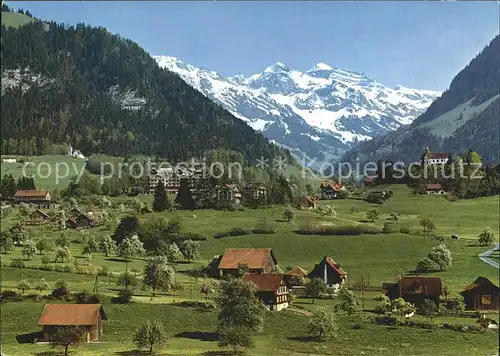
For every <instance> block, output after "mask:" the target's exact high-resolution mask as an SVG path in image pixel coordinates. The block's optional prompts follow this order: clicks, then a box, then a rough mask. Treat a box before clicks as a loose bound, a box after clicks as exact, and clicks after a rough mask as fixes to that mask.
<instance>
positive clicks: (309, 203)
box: [299, 195, 318, 209]
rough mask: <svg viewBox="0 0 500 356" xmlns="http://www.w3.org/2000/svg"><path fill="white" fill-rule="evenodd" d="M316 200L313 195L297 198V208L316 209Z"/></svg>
mask: <svg viewBox="0 0 500 356" xmlns="http://www.w3.org/2000/svg"><path fill="white" fill-rule="evenodd" d="M317 201H318V198H317V197H315V196H314V195H310V196H303V197H300V198H299V208H300V209H316V203H317Z"/></svg>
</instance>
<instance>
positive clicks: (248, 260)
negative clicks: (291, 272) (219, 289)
mask: <svg viewBox="0 0 500 356" xmlns="http://www.w3.org/2000/svg"><path fill="white" fill-rule="evenodd" d="M243 264H246V265H247V266H248V271H247V272H248V273H252V274H264V273H272V272H273V271H274V267H275V265H277V264H278V262H277V261H276V257H275V256H274V253H273V250H272V249H270V248H228V249H226V250H225V251H224V255H223V256H222V258H221V259H220V262H219V264H218V266H217V270H218V275H220V276H222V275H227V274H233V275H234V274H236V273H237V271H238V265H243Z"/></svg>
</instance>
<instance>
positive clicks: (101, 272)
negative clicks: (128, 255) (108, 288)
mask: <svg viewBox="0 0 500 356" xmlns="http://www.w3.org/2000/svg"><path fill="white" fill-rule="evenodd" d="M112 274H113V272H111V270H110V269H109V267H108V266H101V268H99V269H98V270H97V275H98V276H105V277H108V276H111V275H112Z"/></svg>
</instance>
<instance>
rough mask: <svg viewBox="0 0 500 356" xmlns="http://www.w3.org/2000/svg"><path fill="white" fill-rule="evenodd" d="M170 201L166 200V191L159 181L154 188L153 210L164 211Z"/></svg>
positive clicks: (167, 208)
mask: <svg viewBox="0 0 500 356" xmlns="http://www.w3.org/2000/svg"><path fill="white" fill-rule="evenodd" d="M170 208H171V207H170V201H169V200H168V196H167V191H166V190H165V186H164V185H163V183H162V182H159V183H158V185H157V186H156V188H155V195H154V199H153V210H154V211H165V210H169V209H170Z"/></svg>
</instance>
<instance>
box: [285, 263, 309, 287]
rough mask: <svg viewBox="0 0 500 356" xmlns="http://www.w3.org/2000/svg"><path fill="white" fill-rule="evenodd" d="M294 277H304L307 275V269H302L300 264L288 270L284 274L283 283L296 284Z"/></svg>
mask: <svg viewBox="0 0 500 356" xmlns="http://www.w3.org/2000/svg"><path fill="white" fill-rule="evenodd" d="M295 277H300V278H306V277H307V271H306V270H305V269H303V268H302V267H300V266H297V267H294V268H292V269H291V270H290V271H288V272H287V273H286V274H285V275H284V276H283V278H284V280H285V283H286V284H287V285H288V286H293V285H296V283H294V281H295V280H296V279H295Z"/></svg>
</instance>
